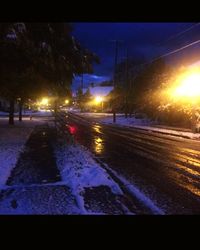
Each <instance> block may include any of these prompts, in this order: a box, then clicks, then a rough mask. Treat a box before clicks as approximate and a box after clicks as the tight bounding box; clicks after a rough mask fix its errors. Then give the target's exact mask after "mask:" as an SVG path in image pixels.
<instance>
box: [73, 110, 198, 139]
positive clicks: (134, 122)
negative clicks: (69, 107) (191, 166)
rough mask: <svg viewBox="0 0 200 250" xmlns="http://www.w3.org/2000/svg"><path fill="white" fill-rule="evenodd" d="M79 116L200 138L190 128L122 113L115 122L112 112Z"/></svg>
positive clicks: (111, 123) (172, 134)
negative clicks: (129, 116)
mask: <svg viewBox="0 0 200 250" xmlns="http://www.w3.org/2000/svg"><path fill="white" fill-rule="evenodd" d="M76 114H77V115H79V116H82V117H87V118H90V119H93V120H94V121H96V122H99V123H103V124H110V125H116V126H120V127H128V128H137V129H141V130H146V131H151V132H157V133H161V134H166V135H171V136H179V137H183V138H188V139H200V133H192V132H191V130H190V129H185V128H177V127H169V126H161V125H158V124H156V123H155V122H154V121H151V120H149V119H139V118H135V117H131V118H125V117H124V114H117V117H116V123H113V117H112V114H110V113H109V114H106V113H76Z"/></svg>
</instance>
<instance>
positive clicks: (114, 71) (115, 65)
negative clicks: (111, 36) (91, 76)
mask: <svg viewBox="0 0 200 250" xmlns="http://www.w3.org/2000/svg"><path fill="white" fill-rule="evenodd" d="M111 42H114V43H115V59H114V69H113V87H114V89H115V87H116V69H117V62H118V49H119V44H120V43H122V41H121V40H112V41H111ZM112 109H113V122H114V123H115V122H116V108H115V104H114V103H113V107H112Z"/></svg>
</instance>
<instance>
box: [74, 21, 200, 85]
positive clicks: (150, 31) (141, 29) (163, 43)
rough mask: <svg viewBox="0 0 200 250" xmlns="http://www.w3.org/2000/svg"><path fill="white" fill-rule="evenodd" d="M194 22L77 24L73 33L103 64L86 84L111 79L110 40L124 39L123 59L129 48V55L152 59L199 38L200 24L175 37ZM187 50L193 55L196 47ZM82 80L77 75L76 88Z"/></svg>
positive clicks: (177, 55)
mask: <svg viewBox="0 0 200 250" xmlns="http://www.w3.org/2000/svg"><path fill="white" fill-rule="evenodd" d="M194 24H195V23H74V24H73V25H74V31H73V35H74V36H75V37H76V38H77V39H78V40H79V41H80V42H81V44H82V45H83V46H85V47H87V48H88V49H90V50H91V51H93V52H95V53H96V54H97V55H98V56H99V57H100V60H101V64H100V65H95V66H94V74H93V75H84V86H87V85H88V84H89V83H91V82H94V83H98V82H102V81H104V80H108V79H110V78H112V74H113V65H114V43H112V42H111V40H115V39H119V40H122V44H121V45H120V47H119V57H118V60H119V61H120V60H123V59H124V57H125V55H126V48H128V51H129V56H130V57H134V58H136V59H140V60H143V61H149V60H151V59H153V58H155V57H158V56H160V55H163V54H165V53H167V52H169V51H172V50H174V49H178V48H180V47H182V46H184V45H186V44H189V43H191V42H193V41H196V40H198V39H200V25H197V26H195V27H194V28H193V29H191V30H189V31H188V32H186V33H185V34H182V35H179V36H178V37H177V38H174V39H173V38H172V37H173V36H175V35H177V34H178V33H180V32H182V31H184V30H186V29H188V28H190V27H191V26H192V25H194ZM170 38H171V39H170ZM169 39H170V40H169ZM167 40H169V41H167ZM194 47H195V46H194ZM199 47H200V46H199ZM188 50H190V54H192V50H194V48H191V49H188ZM188 50H187V51H186V52H185V51H184V52H179V53H177V54H176V55H175V56H170V57H169V58H167V59H168V60H170V59H171V60H172V61H173V59H174V60H175V59H176V58H179V57H180V56H181V54H182V55H183V54H185V55H186V53H188ZM195 53H196V51H195ZM199 58H200V57H199ZM80 82H81V80H80V78H79V77H77V78H75V80H74V82H73V89H75V88H77V87H79V86H80Z"/></svg>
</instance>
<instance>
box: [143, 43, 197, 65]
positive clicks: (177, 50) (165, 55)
mask: <svg viewBox="0 0 200 250" xmlns="http://www.w3.org/2000/svg"><path fill="white" fill-rule="evenodd" d="M197 43H200V39H199V40H197V41H194V42H192V43H190V44H187V45H185V46H183V47H181V48H179V49H176V50H173V51H171V52H168V53H166V54H163V55H161V56H159V57H156V58H154V59H153V60H151V61H149V62H146V63H142V64H139V65H138V66H144V65H146V64H150V63H152V62H154V61H156V60H158V59H160V58H163V57H167V56H169V55H172V54H174V53H176V52H179V51H181V50H184V49H186V48H188V47H191V46H193V45H195V44H197Z"/></svg>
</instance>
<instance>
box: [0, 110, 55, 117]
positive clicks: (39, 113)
mask: <svg viewBox="0 0 200 250" xmlns="http://www.w3.org/2000/svg"><path fill="white" fill-rule="evenodd" d="M14 114H15V116H18V115H19V112H15V113H14ZM22 115H24V116H30V115H31V116H50V115H51V110H39V111H37V112H34V111H32V110H26V111H23V112H22ZM0 116H8V112H3V111H0Z"/></svg>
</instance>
